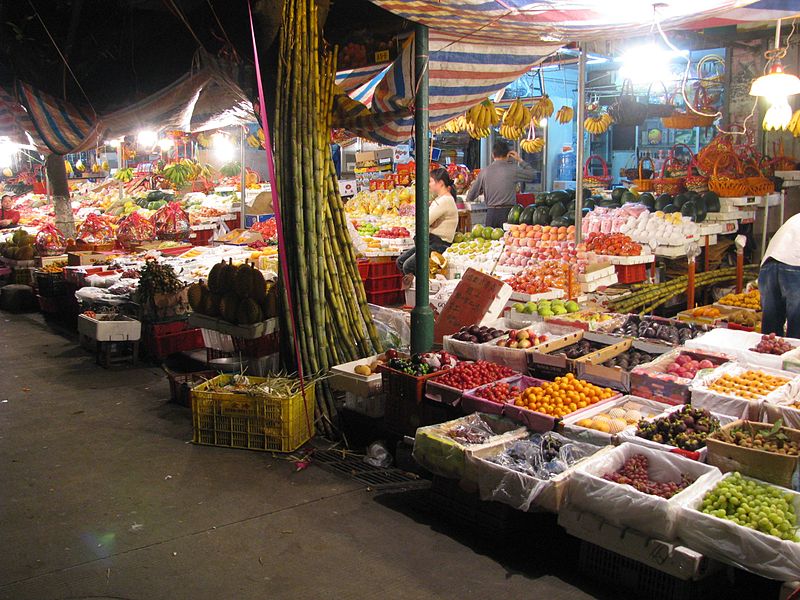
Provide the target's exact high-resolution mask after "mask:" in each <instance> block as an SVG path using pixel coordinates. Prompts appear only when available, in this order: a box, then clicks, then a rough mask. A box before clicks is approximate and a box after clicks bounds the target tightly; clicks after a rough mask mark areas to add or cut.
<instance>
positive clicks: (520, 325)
mask: <svg viewBox="0 0 800 600" xmlns="http://www.w3.org/2000/svg"><path fill="white" fill-rule="evenodd" d="M543 320H544V319H543V318H542V317H540V316H539V313H530V314H528V313H521V312H517V311H515V310H514V309H513V308H512V309H511V310H510V311H508V312H507V313H506V325H508V327H510V328H511V329H525V328H526V327H530V326H531V325H533V324H534V323H536V322H538V321H543Z"/></svg>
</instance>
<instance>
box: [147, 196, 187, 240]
mask: <svg viewBox="0 0 800 600" xmlns="http://www.w3.org/2000/svg"><path fill="white" fill-rule="evenodd" d="M153 224H154V225H155V228H156V237H157V238H158V239H159V240H174V241H180V240H185V239H187V238H188V237H189V234H190V233H191V231H192V230H191V226H190V224H189V215H188V214H187V213H186V211H185V210H183V209H182V208H181V205H180V203H179V202H170V203H169V204H167V205H166V206H164V207H162V208H159V209H158V210H157V211H156V213H155V214H154V215H153Z"/></svg>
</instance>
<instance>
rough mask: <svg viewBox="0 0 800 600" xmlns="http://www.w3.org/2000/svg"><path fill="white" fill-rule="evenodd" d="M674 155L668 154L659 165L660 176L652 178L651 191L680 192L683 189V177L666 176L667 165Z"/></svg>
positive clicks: (673, 159)
mask: <svg viewBox="0 0 800 600" xmlns="http://www.w3.org/2000/svg"><path fill="white" fill-rule="evenodd" d="M674 161H675V157H674V156H672V155H670V156H669V157H668V158H667V160H665V161H664V164H663V165H662V166H661V176H660V177H658V178H656V179H653V191H654V192H655V193H656V194H658V195H659V196H660V195H661V194H673V195H674V194H680V193H681V192H682V191H683V177H667V165H668V164H669V163H670V162H674Z"/></svg>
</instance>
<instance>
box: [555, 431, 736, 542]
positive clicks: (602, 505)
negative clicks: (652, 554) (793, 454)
mask: <svg viewBox="0 0 800 600" xmlns="http://www.w3.org/2000/svg"><path fill="white" fill-rule="evenodd" d="M637 454H642V455H644V456H645V457H647V460H648V463H649V464H648V473H649V478H650V479H651V480H652V481H658V482H667V481H675V482H679V481H680V480H681V476H682V475H686V476H687V477H688V478H689V479H691V480H693V483H692V484H691V485H689V487H687V488H686V489H684V490H683V491H682V492H680V493H678V494H675V495H674V496H672V497H671V498H670V499H669V500H666V499H664V498H662V497H660V496H655V495H651V494H645V493H643V492H640V491H638V490H636V489H635V488H634V487H632V486H630V485H627V484H620V483H615V482H613V481H608V480H606V479H604V478H603V475H605V474H607V473H612V472H614V471H617V470H618V469H620V468H621V467H622V465H623V464H624V463H625V461H626V460H628V459H629V458H631V457H632V456H634V455H637ZM721 477H722V474H721V473H720V472H719V469H717V468H716V467H711V466H708V465H705V464H702V463H700V462H697V461H694V460H690V459H688V458H683V457H681V456H678V455H677V454H673V453H670V452H662V451H660V450H653V449H651V448H647V447H645V446H638V445H634V444H629V443H624V444H622V445H620V446H617V447H616V448H614V449H613V450H611V451H610V452H607V453H605V454H603V455H602V456H594V457H592V458H590V459H588V460H586V461H585V462H583V463H581V464H580V465H578V466H576V467H575V468H574V469H573V472H572V476H571V477H570V480H569V491H568V496H567V502H568V503H569V504H570V505H572V506H575V507H577V508H579V509H581V510H586V511H588V512H591V513H594V514H596V515H599V516H601V517H603V518H604V519H605V520H607V521H608V522H609V523H611V524H612V525H616V526H618V527H631V528H633V529H636V530H638V531H641V532H642V533H644V534H647V535H651V536H653V537H655V538H658V539H662V540H671V539H673V538H674V537H675V534H676V530H675V528H676V521H677V518H678V514H679V511H678V508H677V507H678V502H679V500H680V498H681V497H682V496H683V495H684V494H687V493H688V492H689V491H690V490H692V489H695V488H696V487H697V486H703V485H706V483H707V482H709V481H717V480H719V479H720V478H721Z"/></svg>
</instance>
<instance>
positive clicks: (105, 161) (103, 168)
mask: <svg viewBox="0 0 800 600" xmlns="http://www.w3.org/2000/svg"><path fill="white" fill-rule="evenodd" d="M100 170H101V171H105V172H106V173H108V161H107V160H104V161H103V164H101V165H100Z"/></svg>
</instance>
